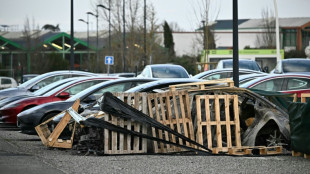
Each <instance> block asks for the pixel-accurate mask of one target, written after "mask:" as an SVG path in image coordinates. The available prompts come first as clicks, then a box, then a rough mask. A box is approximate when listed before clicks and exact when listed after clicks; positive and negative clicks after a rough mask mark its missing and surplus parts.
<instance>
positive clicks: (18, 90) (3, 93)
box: [0, 87, 32, 100]
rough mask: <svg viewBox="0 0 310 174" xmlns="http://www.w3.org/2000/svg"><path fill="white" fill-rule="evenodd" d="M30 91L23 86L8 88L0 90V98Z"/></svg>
mask: <svg viewBox="0 0 310 174" xmlns="http://www.w3.org/2000/svg"><path fill="white" fill-rule="evenodd" d="M31 94H32V93H31V92H30V91H28V90H27V89H25V88H19V87H17V88H8V89H3V90H0V100H3V99H4V98H7V97H13V96H18V95H31Z"/></svg>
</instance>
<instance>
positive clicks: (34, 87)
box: [29, 85, 40, 92]
mask: <svg viewBox="0 0 310 174" xmlns="http://www.w3.org/2000/svg"><path fill="white" fill-rule="evenodd" d="M38 89H40V87H39V86H38V85H34V86H32V88H30V89H29V90H30V91H31V92H34V91H36V90H38Z"/></svg>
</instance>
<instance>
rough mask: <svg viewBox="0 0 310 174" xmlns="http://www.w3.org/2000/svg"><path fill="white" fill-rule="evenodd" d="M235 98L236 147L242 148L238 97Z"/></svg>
mask: <svg viewBox="0 0 310 174" xmlns="http://www.w3.org/2000/svg"><path fill="white" fill-rule="evenodd" d="M233 98H234V101H233V108H234V120H235V141H236V147H241V137H240V136H241V135H240V122H239V104H238V95H234V96H233Z"/></svg>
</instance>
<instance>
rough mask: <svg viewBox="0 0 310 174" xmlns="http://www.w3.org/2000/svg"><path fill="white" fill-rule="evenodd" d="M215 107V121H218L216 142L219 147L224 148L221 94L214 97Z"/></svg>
mask: <svg viewBox="0 0 310 174" xmlns="http://www.w3.org/2000/svg"><path fill="white" fill-rule="evenodd" d="M214 103H215V105H214V107H215V121H216V142H217V147H218V148H222V128H221V118H220V104H219V96H218V95H215V97H214Z"/></svg>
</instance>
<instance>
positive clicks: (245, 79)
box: [239, 73, 269, 85]
mask: <svg viewBox="0 0 310 174" xmlns="http://www.w3.org/2000/svg"><path fill="white" fill-rule="evenodd" d="M267 75H269V74H267V73H262V74H246V75H241V76H239V85H241V84H243V83H246V82H249V81H251V80H254V79H257V78H260V77H264V76H267Z"/></svg>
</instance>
